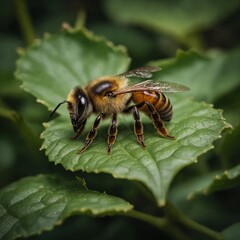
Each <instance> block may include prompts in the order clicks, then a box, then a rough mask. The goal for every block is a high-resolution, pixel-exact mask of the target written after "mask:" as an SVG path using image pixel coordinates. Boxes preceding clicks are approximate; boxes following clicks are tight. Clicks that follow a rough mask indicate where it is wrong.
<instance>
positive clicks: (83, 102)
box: [78, 96, 87, 117]
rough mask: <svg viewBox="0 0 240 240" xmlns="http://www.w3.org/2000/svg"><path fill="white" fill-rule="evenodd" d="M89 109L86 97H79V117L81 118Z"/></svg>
mask: <svg viewBox="0 0 240 240" xmlns="http://www.w3.org/2000/svg"><path fill="white" fill-rule="evenodd" d="M86 108H87V99H86V98H85V97H84V96H79V97H78V116H79V117H81V116H82V115H83V114H84V112H85V110H86Z"/></svg>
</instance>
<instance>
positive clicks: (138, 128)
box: [123, 102, 146, 148]
mask: <svg viewBox="0 0 240 240" xmlns="http://www.w3.org/2000/svg"><path fill="white" fill-rule="evenodd" d="M143 105H144V102H142V103H138V104H136V105H132V106H130V107H128V108H125V109H124V110H123V112H124V113H129V112H130V111H132V113H133V118H134V133H135V135H136V137H137V140H138V142H139V143H140V144H141V146H142V147H143V148H144V147H146V145H145V143H144V134H143V126H142V122H141V119H140V114H139V111H138V108H140V107H142V106H143Z"/></svg>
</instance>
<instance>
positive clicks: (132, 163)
mask: <svg viewBox="0 0 240 240" xmlns="http://www.w3.org/2000/svg"><path fill="white" fill-rule="evenodd" d="M128 63H129V58H128V57H127V55H126V53H125V52H124V51H123V50H122V48H116V47H114V46H113V45H112V44H109V43H108V42H106V41H104V40H103V39H98V38H97V37H95V36H92V35H89V33H88V32H85V31H77V32H75V31H73V32H63V33H61V34H59V35H57V36H54V37H50V38H48V39H45V40H43V41H41V42H40V43H39V45H36V46H34V47H32V48H30V49H28V50H27V51H26V53H25V54H23V56H22V57H21V58H20V60H19V61H18V68H17V72H16V76H17V77H18V78H19V79H21V80H22V81H23V87H24V89H27V90H28V91H29V92H31V93H32V94H33V95H35V96H36V97H37V98H38V99H39V101H41V102H42V103H44V104H45V105H47V106H48V107H51V108H53V107H54V106H55V105H56V104H57V103H58V102H60V101H61V100H62V99H64V98H66V95H67V93H68V91H69V90H70V89H72V87H74V86H75V85H76V84H79V85H81V86H85V85H86V83H87V82H88V81H89V80H91V79H94V78H96V77H99V76H101V75H106V74H113V73H114V74H116V73H120V72H123V71H125V70H126V68H127V65H128ZM189 71H191V69H189ZM189 87H190V86H189ZM169 97H170V96H169ZM170 98H171V101H172V103H173V108H174V117H173V120H172V121H171V123H169V124H167V127H168V129H169V131H170V134H171V135H173V136H174V137H176V139H177V140H175V141H174V140H169V139H165V138H161V137H160V136H159V135H158V134H157V133H156V131H155V130H154V128H153V125H152V123H151V120H150V119H149V118H147V117H146V116H144V114H141V117H142V122H143V124H144V131H145V143H146V145H147V148H146V149H145V150H142V149H141V147H140V146H139V144H138V142H137V141H136V137H135V136H134V133H133V119H132V117H131V115H127V116H123V115H121V114H119V133H118V137H117V141H116V143H115V145H114V148H113V152H112V154H111V155H110V156H109V155H107V154H106V138H107V131H108V130H107V129H108V126H109V124H110V120H109V119H106V120H105V121H103V122H102V124H101V126H100V127H99V130H98V136H97V138H96V140H95V141H94V142H93V144H92V145H91V146H90V148H89V149H87V151H85V152H84V153H83V154H77V151H78V150H79V149H80V148H81V147H82V145H83V141H84V138H85V136H86V133H87V131H88V130H89V129H90V128H91V126H92V124H93V121H94V116H93V115H92V116H91V117H90V118H89V119H88V122H87V125H86V128H85V131H84V133H83V135H82V136H81V137H80V140H79V141H70V140H69V138H70V137H71V136H72V135H73V132H72V126H71V123H70V120H69V116H68V111H67V109H66V107H62V108H60V110H59V113H60V114H61V115H62V116H61V117H59V118H57V119H55V120H54V121H51V122H49V123H47V124H45V126H46V130H45V131H44V132H43V134H42V138H44V142H43V146H42V149H46V154H47V156H48V157H49V160H50V161H52V162H54V163H55V164H59V163H60V164H62V165H63V166H64V168H65V169H68V170H71V171H78V170H82V171H86V172H94V173H99V172H105V173H110V174H112V175H113V176H114V177H116V178H125V179H130V180H137V181H140V182H142V183H143V184H144V185H146V186H147V187H148V188H149V189H150V191H151V192H152V193H153V195H154V196H155V198H156V201H157V203H158V204H159V205H164V204H165V199H166V195H167V191H168V188H169V185H170V183H171V181H172V179H173V177H174V176H175V175H176V174H177V173H178V172H179V171H180V170H181V169H182V168H184V167H185V166H187V165H189V164H192V163H195V162H196V161H197V158H198V156H200V155H201V154H203V153H205V152H206V151H208V150H209V149H211V148H213V145H212V142H213V141H214V140H215V139H217V138H219V137H220V136H221V132H222V130H223V129H224V128H227V127H229V125H227V124H226V122H225V121H224V119H223V118H222V114H221V112H220V111H218V110H215V109H213V108H212V106H211V105H208V104H205V103H199V102H195V101H193V100H191V99H190V98H188V97H186V96H185V93H184V94H179V95H178V94H175V95H174V94H173V95H171V97H170Z"/></svg>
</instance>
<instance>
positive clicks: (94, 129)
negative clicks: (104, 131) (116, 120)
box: [78, 114, 103, 153]
mask: <svg viewBox="0 0 240 240" xmlns="http://www.w3.org/2000/svg"><path fill="white" fill-rule="evenodd" d="M102 118H103V114H99V115H98V116H97V117H96V119H95V121H94V123H93V126H92V128H91V129H90V131H89V132H88V135H87V137H86V141H85V144H84V146H83V147H82V148H81V149H80V150H79V152H78V153H82V152H84V151H85V150H86V149H87V148H88V147H89V146H90V145H91V143H92V142H93V140H94V138H95V137H96V136H97V128H98V126H99V124H100V122H101V120H102Z"/></svg>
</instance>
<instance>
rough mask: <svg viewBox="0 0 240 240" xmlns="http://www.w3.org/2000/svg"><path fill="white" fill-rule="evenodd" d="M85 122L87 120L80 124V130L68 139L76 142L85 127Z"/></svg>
mask: <svg viewBox="0 0 240 240" xmlns="http://www.w3.org/2000/svg"><path fill="white" fill-rule="evenodd" d="M86 122H87V119H86V120H85V121H84V122H83V123H82V124H81V126H80V128H79V129H78V131H77V133H76V134H75V135H74V136H72V137H71V138H70V139H71V140H76V139H77V138H78V137H79V136H80V135H81V133H82V132H83V130H84V127H85V124H86Z"/></svg>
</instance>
